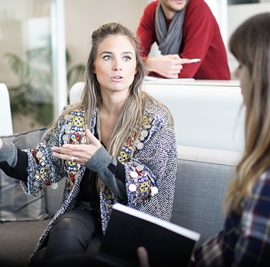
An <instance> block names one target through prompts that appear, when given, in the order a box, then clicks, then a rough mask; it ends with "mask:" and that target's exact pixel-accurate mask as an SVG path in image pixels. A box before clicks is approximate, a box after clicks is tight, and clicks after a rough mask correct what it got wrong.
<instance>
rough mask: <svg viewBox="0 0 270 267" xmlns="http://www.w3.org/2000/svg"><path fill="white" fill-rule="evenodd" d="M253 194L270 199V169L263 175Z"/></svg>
mask: <svg viewBox="0 0 270 267" xmlns="http://www.w3.org/2000/svg"><path fill="white" fill-rule="evenodd" d="M253 192H254V193H255V194H262V195H268V196H269V197H270V167H269V168H267V169H266V170H265V171H264V172H263V174H261V176H260V177H259V179H258V180H257V183H256V184H255V186H254V188H253Z"/></svg>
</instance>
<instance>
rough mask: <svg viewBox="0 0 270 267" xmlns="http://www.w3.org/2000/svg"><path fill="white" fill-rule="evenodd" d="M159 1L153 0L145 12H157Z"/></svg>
mask: <svg viewBox="0 0 270 267" xmlns="http://www.w3.org/2000/svg"><path fill="white" fill-rule="evenodd" d="M157 5H158V1H153V2H151V3H150V4H148V5H147V6H146V8H145V12H156V9H157Z"/></svg>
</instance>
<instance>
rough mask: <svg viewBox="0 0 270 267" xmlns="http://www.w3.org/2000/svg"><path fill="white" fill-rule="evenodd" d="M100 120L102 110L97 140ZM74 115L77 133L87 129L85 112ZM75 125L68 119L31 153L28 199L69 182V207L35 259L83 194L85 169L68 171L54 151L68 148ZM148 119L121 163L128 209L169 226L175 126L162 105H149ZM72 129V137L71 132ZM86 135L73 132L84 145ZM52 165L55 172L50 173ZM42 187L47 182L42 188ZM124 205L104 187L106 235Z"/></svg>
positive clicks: (66, 200)
mask: <svg viewBox="0 0 270 267" xmlns="http://www.w3.org/2000/svg"><path fill="white" fill-rule="evenodd" d="M96 114H97V108H96V109H95V111H94V114H93V116H92V118H91V124H90V125H91V132H92V133H93V134H94V129H95V125H96ZM70 115H72V114H70ZM73 115H74V117H79V118H76V119H74V118H73V120H72V121H73V122H74V123H75V124H76V123H78V125H77V126H76V127H81V125H83V123H82V119H83V118H84V110H83V109H81V110H78V112H76V111H74V114H73ZM70 119H71V118H70ZM70 119H68V118H67V117H66V118H64V119H62V120H60V121H59V123H58V127H55V128H54V129H52V131H51V132H49V133H48V134H47V136H45V137H44V140H43V141H42V142H41V143H40V144H39V146H38V147H37V148H36V149H34V150H27V151H26V152H27V154H28V160H29V167H28V182H27V184H24V183H22V185H23V188H24V190H25V192H26V193H28V194H33V193H34V192H35V194H37V193H38V191H39V190H41V189H43V188H45V187H46V186H47V185H49V184H53V183H57V182H58V181H60V180H61V179H66V186H65V189H64V194H63V204H62V206H61V208H60V209H59V211H58V212H57V213H56V214H55V216H54V217H53V219H52V221H51V222H50V224H49V225H48V227H47V229H46V230H45V231H44V233H43V234H42V236H41V237H40V239H39V241H38V244H37V246H36V248H35V250H34V252H33V254H32V256H31V257H33V256H34V255H35V254H36V252H37V251H38V250H39V249H40V248H41V247H42V245H43V242H44V241H45V239H46V237H47V236H48V234H49V232H50V229H51V227H52V226H53V224H54V222H55V220H56V219H57V218H58V217H59V216H61V215H62V214H63V213H64V212H65V211H66V210H70V209H73V208H74V207H75V205H76V196H77V195H78V193H79V189H80V182H81V179H82V177H83V175H84V172H85V167H83V166H76V169H75V168H74V169H73V167H74V166H72V165H69V164H67V165H66V164H65V163H63V161H61V160H58V159H55V158H53V157H52V156H51V150H50V148H51V147H52V146H62V144H63V143H64V142H65V138H64V136H65V135H71V129H72V127H71V128H70V127H69V126H68V127H67V128H66V125H68V124H69V123H70ZM144 119H145V120H144V123H143V125H142V128H141V132H140V136H139V140H138V141H137V142H135V143H134V144H133V143H132V141H133V140H132V136H131V137H130V138H128V140H127V141H126V143H125V144H124V145H123V150H122V151H121V152H125V153H126V155H127V156H126V157H125V160H123V158H121V155H123V153H120V154H119V157H120V158H118V159H119V161H121V160H122V161H121V162H122V164H123V165H124V167H125V174H126V192H127V196H128V203H127V204H128V205H129V206H130V207H133V208H135V209H138V210H141V211H143V212H146V213H149V214H151V215H153V216H156V217H159V218H161V219H164V220H167V221H169V220H170V217H171V212H172V204H173V198H174V188H175V178H176V166H177V154H176V153H177V152H176V142H175V135H174V128H173V123H172V121H171V120H170V119H169V118H168V114H167V113H166V111H164V109H163V108H162V107H160V106H159V105H156V104H148V105H147V109H146V112H145V118H144ZM73 126H74V125H73ZM69 128H70V133H69V132H68V131H69ZM78 130H79V131H78ZM80 133H83V130H81V128H79V129H78V128H77V129H75V128H74V133H73V132H72V134H74V135H75V139H74V140H75V141H77V142H81V141H82V140H83V138H82V137H83V134H81V138H80V139H79V138H78V137H77V136H78V135H80ZM135 134H136V133H135ZM133 137H134V136H133ZM77 138H78V139H79V140H78V139H77ZM70 140H73V139H71V138H70V139H67V141H69V142H70ZM74 140H73V141H74ZM132 145H135V146H136V149H135V151H134V153H133V158H129V156H128V155H129V153H128V152H129V151H130V148H131V146H132ZM38 151H40V152H41V153H42V154H43V157H41V159H42V161H40V157H39V158H38V157H37V156H36V155H37V153H38ZM47 165H49V167H47V168H46V166H47ZM43 166H45V170H46V173H45V175H44V173H43V171H44V170H42V173H41V172H40V170H41V169H42V168H43ZM69 166H72V169H69V170H68V169H67V167H69ZM74 170H75V171H74ZM68 172H70V174H71V176H73V177H74V179H73V180H72V181H73V183H72V184H71V183H70V182H69V181H70V176H69V175H68V174H69V173H68ZM41 177H44V178H42V179H43V180H42V179H41ZM40 181H44V182H41V183H40ZM45 181H46V182H45ZM35 182H36V183H35ZM37 185H38V187H37ZM121 201H122V200H121V199H119V197H117V196H114V194H113V193H112V192H111V191H110V190H109V188H108V187H107V186H106V185H104V186H103V187H101V192H100V211H101V218H102V229H103V232H105V231H106V227H107V224H108V221H109V218H110V213H111V207H112V205H113V204H114V203H116V202H121Z"/></svg>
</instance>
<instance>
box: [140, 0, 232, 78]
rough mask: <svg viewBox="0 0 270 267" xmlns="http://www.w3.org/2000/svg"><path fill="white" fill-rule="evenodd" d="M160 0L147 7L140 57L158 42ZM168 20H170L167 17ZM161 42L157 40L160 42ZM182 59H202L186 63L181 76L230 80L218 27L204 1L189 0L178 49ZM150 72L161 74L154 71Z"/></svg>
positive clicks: (141, 31) (144, 15)
mask: <svg viewBox="0 0 270 267" xmlns="http://www.w3.org/2000/svg"><path fill="white" fill-rule="evenodd" d="M157 4H158V1H155V2H152V3H150V4H149V5H148V6H147V7H146V8H145V10H144V14H143V17H142V18H141V22H140V25H139V28H138V30H137V34H138V36H139V37H140V39H141V47H140V48H141V50H142V52H141V56H142V57H143V58H145V57H147V56H148V54H149V52H150V48H151V45H152V44H153V43H154V42H157V37H156V33H155V12H156V7H157ZM167 22H168V23H170V21H168V20H167ZM157 43H158V42H157ZM179 54H180V57H181V58H189V59H192V58H200V59H201V61H200V62H199V63H192V64H184V65H183V69H182V70H181V72H180V73H179V75H178V77H179V78H195V79H210V80H230V72H229V67H228V61H227V54H226V49H225V46H224V43H223V41H222V38H221V34H220V31H219V26H218V24H217V21H216V19H215V17H214V15H213V14H212V12H211V10H210V8H209V7H208V5H207V4H206V3H205V2H204V0H190V1H189V4H188V6H187V9H186V14H185V19H184V24H183V38H182V44H181V47H180V49H179ZM149 75H153V76H158V77H161V76H160V75H157V74H155V73H151V74H149Z"/></svg>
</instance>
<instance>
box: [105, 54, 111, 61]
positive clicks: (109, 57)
mask: <svg viewBox="0 0 270 267" xmlns="http://www.w3.org/2000/svg"><path fill="white" fill-rule="evenodd" d="M103 58H104V59H105V60H110V59H111V56H109V55H106V56H104V57H103Z"/></svg>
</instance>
